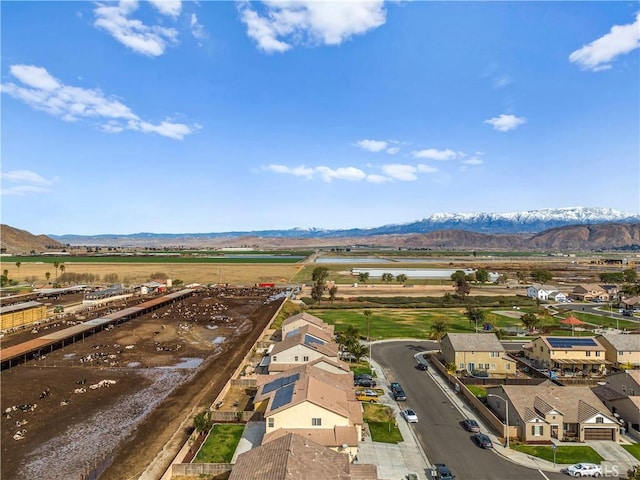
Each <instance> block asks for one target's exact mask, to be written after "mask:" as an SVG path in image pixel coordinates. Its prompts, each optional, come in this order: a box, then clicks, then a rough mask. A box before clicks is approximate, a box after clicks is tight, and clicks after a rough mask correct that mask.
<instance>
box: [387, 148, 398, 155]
mask: <svg viewBox="0 0 640 480" xmlns="http://www.w3.org/2000/svg"><path fill="white" fill-rule="evenodd" d="M399 151H400V147H391V148H387V153H388V154H389V155H395V154H396V153H398V152H399Z"/></svg>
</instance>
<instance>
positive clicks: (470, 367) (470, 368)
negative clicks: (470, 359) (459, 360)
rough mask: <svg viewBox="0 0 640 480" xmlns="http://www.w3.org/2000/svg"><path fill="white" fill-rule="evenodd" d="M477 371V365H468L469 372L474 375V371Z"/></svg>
mask: <svg viewBox="0 0 640 480" xmlns="http://www.w3.org/2000/svg"><path fill="white" fill-rule="evenodd" d="M475 369H476V364H475V363H467V371H468V372H469V373H473V371H474V370H475Z"/></svg>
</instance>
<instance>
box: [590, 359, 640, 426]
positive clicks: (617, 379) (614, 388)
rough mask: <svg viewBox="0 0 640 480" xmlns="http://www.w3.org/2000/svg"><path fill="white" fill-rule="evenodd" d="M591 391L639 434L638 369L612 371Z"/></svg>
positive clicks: (639, 399) (639, 398)
mask: <svg viewBox="0 0 640 480" xmlns="http://www.w3.org/2000/svg"><path fill="white" fill-rule="evenodd" d="M593 393H595V394H596V395H597V396H598V398H599V399H600V400H601V401H602V403H603V404H605V405H606V406H607V408H608V409H609V410H610V411H611V413H612V414H613V415H614V416H615V417H616V418H618V419H619V420H620V421H622V422H624V424H625V425H626V426H627V427H630V428H633V429H634V430H636V432H638V433H639V434H640V370H624V371H621V372H616V373H612V374H611V375H608V376H607V383H606V384H605V385H598V386H597V387H595V388H594V389H593Z"/></svg>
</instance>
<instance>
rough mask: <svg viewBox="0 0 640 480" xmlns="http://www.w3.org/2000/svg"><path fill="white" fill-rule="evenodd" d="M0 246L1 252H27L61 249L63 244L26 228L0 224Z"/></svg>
mask: <svg viewBox="0 0 640 480" xmlns="http://www.w3.org/2000/svg"><path fill="white" fill-rule="evenodd" d="M0 248H1V249H2V253H10V254H28V253H31V252H32V251H33V252H36V253H42V252H46V251H51V250H54V251H55V250H62V249H63V248H64V245H63V244H62V243H60V242H58V241H57V240H54V239H53V238H51V237H47V236H46V235H33V234H31V233H29V232H27V231H26V230H20V229H18V228H14V227H10V226H9V225H0Z"/></svg>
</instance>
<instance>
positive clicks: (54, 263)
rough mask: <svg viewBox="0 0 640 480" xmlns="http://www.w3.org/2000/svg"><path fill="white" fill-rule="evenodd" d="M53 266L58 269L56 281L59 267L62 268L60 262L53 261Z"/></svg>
mask: <svg viewBox="0 0 640 480" xmlns="http://www.w3.org/2000/svg"><path fill="white" fill-rule="evenodd" d="M53 268H55V269H56V282H57V281H58V268H60V262H53Z"/></svg>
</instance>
